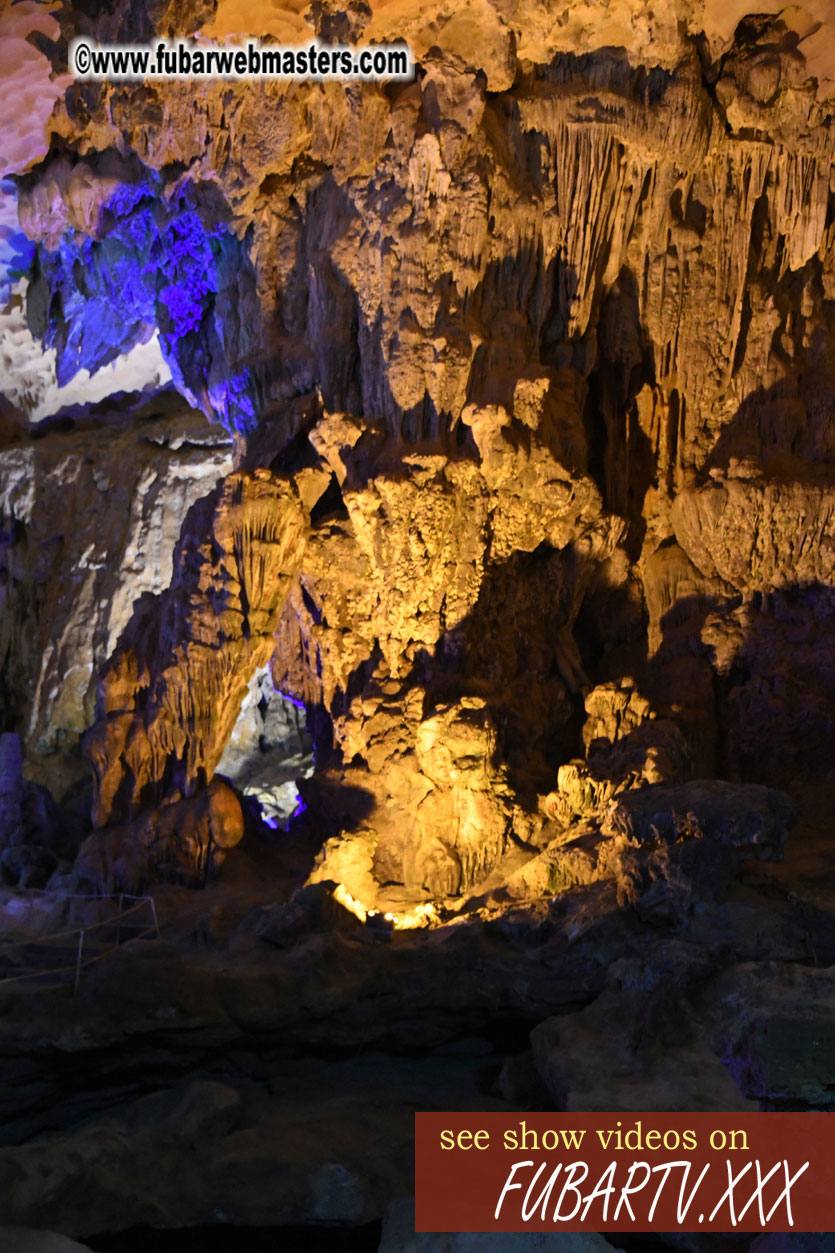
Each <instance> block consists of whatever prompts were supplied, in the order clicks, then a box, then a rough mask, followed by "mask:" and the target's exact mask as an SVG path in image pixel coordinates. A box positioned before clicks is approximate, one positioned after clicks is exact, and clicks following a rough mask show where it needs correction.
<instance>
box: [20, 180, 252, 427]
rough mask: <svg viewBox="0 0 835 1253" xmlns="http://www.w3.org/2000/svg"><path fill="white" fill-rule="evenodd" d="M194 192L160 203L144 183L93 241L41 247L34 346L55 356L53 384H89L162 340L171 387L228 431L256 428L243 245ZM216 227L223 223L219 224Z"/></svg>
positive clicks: (68, 237)
mask: <svg viewBox="0 0 835 1253" xmlns="http://www.w3.org/2000/svg"><path fill="white" fill-rule="evenodd" d="M223 213H224V207H223V206H222V205H218V203H217V193H216V191H214V190H212V191H211V194H210V193H209V192H207V191H206V190H205V188H204V187H203V186H202V185H194V184H192V183H189V182H185V183H183V184H181V185H179V186H178V187H177V188H176V190H175V191H173V192H170V193H166V192H165V191H164V190H163V188H162V186H161V184H160V182H159V180H158V178H157V177H156V176H154V175H152V174H150V173H149V175H148V177H147V178H146V179H145V180H144V181H140V182H133V183H125V184H123V185H122V186H120V187H119V188H117V190H116V191H115V192H114V193H113V194H112V195H111V197H110V199H109V200H108V202H107V204H106V205H105V206H104V207H103V209H102V213H101V217H100V224H99V230H98V233H97V235H96V237H95V238H92V237H87V238H85V239H83V240H81V241H80V242H79V240H78V238H77V236H76V234H75V233H74V232H72V231H67V232H66V234H65V235H64V236H63V238H62V239H61V241H60V243H59V245H58V247H57V248H55V249H53V250H49V249H47V248H45V247H43V246H39V247H38V248H37V250H36V252H35V254H34V260H32V259H31V258H28V259H27V265H28V266H29V267H30V268H31V271H32V276H31V277H32V281H31V284H30V290H29V297H28V312H29V322H30V327H31V329H32V332H33V334H35V335H37V336H40V337H41V338H42V339H43V342H44V344H45V346H46V347H54V348H55V349H56V353H57V376H58V381H59V383H61V384H64V383H66V382H68V381H69V380H70V379H71V378H72V377H73V376H74V375H75V374H76V373H77V372H78V371H79V370H80V369H82V368H86V369H87V370H89V371H90V373H91V374H92V373H94V372H95V371H96V370H98V369H100V368H101V367H102V366H104V365H106V364H108V363H109V362H111V361H113V360H114V359H115V358H116V357H117V356H119V355H120V354H122V353H124V352H128V351H129V350H130V349H131V348H133V347H135V346H136V345H137V344H138V343H142V342H145V341H146V340H147V339H149V338H150V336H151V335H152V334H153V332H154V330H155V329H158V330H159V334H160V344H161V347H162V351H163V354H164V356H165V359H166V361H167V363H168V365H169V367H170V369H171V374H172V377H173V379H174V383H175V385H176V386H177V388H178V390H179V391H181V392H182V394H183V395H184V396H185V397H186V399H187V400H188V401H189V403H191V404H192V405H194V406H195V407H197V408H201V409H203V410H204V411H205V412H206V414H207V416H209V417H212V418H214V419H215V420H220V421H222V422H223V423H224V425H225V426H226V427H227V429H229V430H230V431H239V432H242V433H246V432H248V431H250V430H252V429H253V428H254V426H255V425H256V423H257V415H258V412H259V409H260V392H259V387H258V384H257V382H256V380H255V379H254V378H253V376H252V374H251V372H250V370H249V369H248V367H246V366H242V365H241V364H240V363H239V362H237V361H236V356H237V355H238V353H239V351H240V345H239V338H240V337H239V335H238V330H239V323H240V317H241V314H240V309H239V306H240V305H241V304H243V305H246V302H247V300H248V299H250V298H253V299H254V291H255V279H254V274H253V271H252V266H251V264H250V262H249V259H248V256H247V253H246V250H245V247H244V244H243V243H242V241H241V240H239V239H238V238H237V236H236V235H235V234H234V233H233V232H232V231H231V230H230V229H229V227H228V226H227V225H226V224H225V222H224V221H223V220H222V217H223ZM219 219H221V220H219Z"/></svg>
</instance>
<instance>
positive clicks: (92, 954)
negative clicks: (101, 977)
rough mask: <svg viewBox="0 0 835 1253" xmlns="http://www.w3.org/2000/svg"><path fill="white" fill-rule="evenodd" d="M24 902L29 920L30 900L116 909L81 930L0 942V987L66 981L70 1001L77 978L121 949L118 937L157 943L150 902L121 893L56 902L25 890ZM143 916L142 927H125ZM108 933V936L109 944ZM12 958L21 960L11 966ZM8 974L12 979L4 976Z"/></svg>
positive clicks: (41, 893)
mask: <svg viewBox="0 0 835 1253" xmlns="http://www.w3.org/2000/svg"><path fill="white" fill-rule="evenodd" d="M21 895H23V894H22V893H17V892H16V893H15V896H16V897H20V896H21ZM26 896H27V897H28V900H29V903H30V909H29V915H30V919H31V913H32V902H33V899H34V898H35V897H42V898H51V899H52V900H54V901H56V902H58V901H70V900H74V901H98V902H105V901H118V902H119V905H118V911H117V913H116V914H115V915H114V916H113V917H110V918H104V919H102V920H101V921H99V922H93V923H88V924H86V925H85V926H83V927H72V928H70V929H68V930H65V931H56V932H54V933H53V934H51V935H33V936H27V937H24V938H8V939H5V940H2V939H0V971H2V968H3V967H4V966H5V968H6V973H5V974H3V973H0V985H2V984H5V983H19V982H22V981H23V980H43V981H47V982H53V983H54V982H56V981H58V982H63V981H64V979H67V981H69V978H71V980H72V989H73V996H75V995H76V993H77V992H78V989H79V987H80V985H81V976H82V972H83V971H84V970H85V969H86V968H87V967H88V966H91V965H93V963H94V962H99V961H102V960H103V959H104V958H105V957H108V956H109V955H110V954H111V953H113V952H115V951H116V949H117V948H118V947H119V946H120V945H121V944H122V943H123V936H125V934H126V933H127V937H128V938H130V939H133V940H137V939H144V938H147V937H148V936H152V937H153V938H155V939H157V940H158V939H159V920H158V918H157V910H156V905H155V903H154V900H153V897H151V896H131V895H129V894H128V893H126V892H122V893H115V894H113V895H111V896H81V895H78V894H74V893H70V894H67V895H66V896H56V895H54V894H52V893H49V892H46V891H44V890H42V889H29V891H28V892H27V893H26ZM126 901H132V902H133V904H132V905H130V906H129V907H128V908H127V909H126V908H125V902H126ZM143 912H145V913H146V915H147V917H146V919H145V921H144V922H143V921H141V920H137V921H128V922H126V921H125V920H126V919H130V918H132V917H135V916H136V915H137V914H141V913H143ZM108 928H109V929H110V931H111V933H112V935H111V938H110V939H109V940H108V937H107V929H108ZM16 955H17V956H19V958H20V959H21V960H17V961H16V960H15V957H16ZM53 955H54V956H53ZM44 959H46V960H47V963H48V962H49V961H50V960H52V961H53V962H57V963H59V964H53V965H49V964H47V965H46V966H44V965H43V964H42V963H43V961H44ZM10 970H11V971H13V972H14V973H9V971H10ZM59 976H60V977H61V978H59Z"/></svg>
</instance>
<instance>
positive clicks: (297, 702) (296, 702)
mask: <svg viewBox="0 0 835 1253" xmlns="http://www.w3.org/2000/svg"><path fill="white" fill-rule="evenodd" d="M275 690H276V692H277V693H278V695H279V696H280V697H281V699H282V700H286V701H287V703H288V704H289V705H293V706H295V708H296V709H306V705H305V703H304V701H303V700H297V699H296V697H295V696H290V695H289V694H288V693H287V692H282V690H281V688H280V687H277V688H276V689H275Z"/></svg>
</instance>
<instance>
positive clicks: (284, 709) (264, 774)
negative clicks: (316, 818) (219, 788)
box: [216, 665, 315, 830]
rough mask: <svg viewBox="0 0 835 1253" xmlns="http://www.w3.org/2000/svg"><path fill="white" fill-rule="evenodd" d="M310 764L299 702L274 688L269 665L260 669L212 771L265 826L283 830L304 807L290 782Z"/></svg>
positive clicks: (308, 771) (307, 770) (304, 773)
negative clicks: (229, 784) (227, 781)
mask: <svg viewBox="0 0 835 1253" xmlns="http://www.w3.org/2000/svg"><path fill="white" fill-rule="evenodd" d="M314 764H315V763H314V758H313V739H312V737H311V735H310V732H309V730H308V724H307V715H306V712H305V706H304V703H303V702H302V701H299V700H296V699H295V698H294V697H292V696H287V695H285V694H284V693H283V692H279V691H278V690H277V689H276V688H275V687H274V685H273V681H272V677H271V674H270V667H269V666H268V665H267V666H264V667H262V668H261V669H259V670H257V671H256V672H255V674H254V675H253V676H252V678H251V679H250V681H249V684H248V686H247V691H246V695H245V697H244V699H243V703H242V705H241V712H240V714H239V715H238V720H237V722H236V723H235V726H234V728H233V730H232V734H231V736H230V737H229V741H228V743H227V745H226V747H225V749H224V750H223V755H222V757H221V759H220V761H219V762H218V765H217V771H216V773H218V774H221V775H224V776H225V777H226V778H227V779H230V780H231V781H232V782H233V783H234V784H235V786H236V787H237V788H238V789H239V791H240V792H242V793H243V795H244V796H245V797H248V798H251V799H252V801H254V802H255V804H257V806H258V807H259V809H260V813H261V818H262V821H263V822H264V823H265V824H266V826H268V827H271V828H272V829H273V830H286V829H287V826H288V824H289V822H290V819H291V818H292V817H293V816H294V815H295V814H298V813H300V812H302V809H303V807H304V803H303V801H302V799H301V797H300V796H299V792H298V788H297V786H296V782H297V780H298V779H301V778H307V777H309V776H310V775H311V774H312V773H313V769H314Z"/></svg>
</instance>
